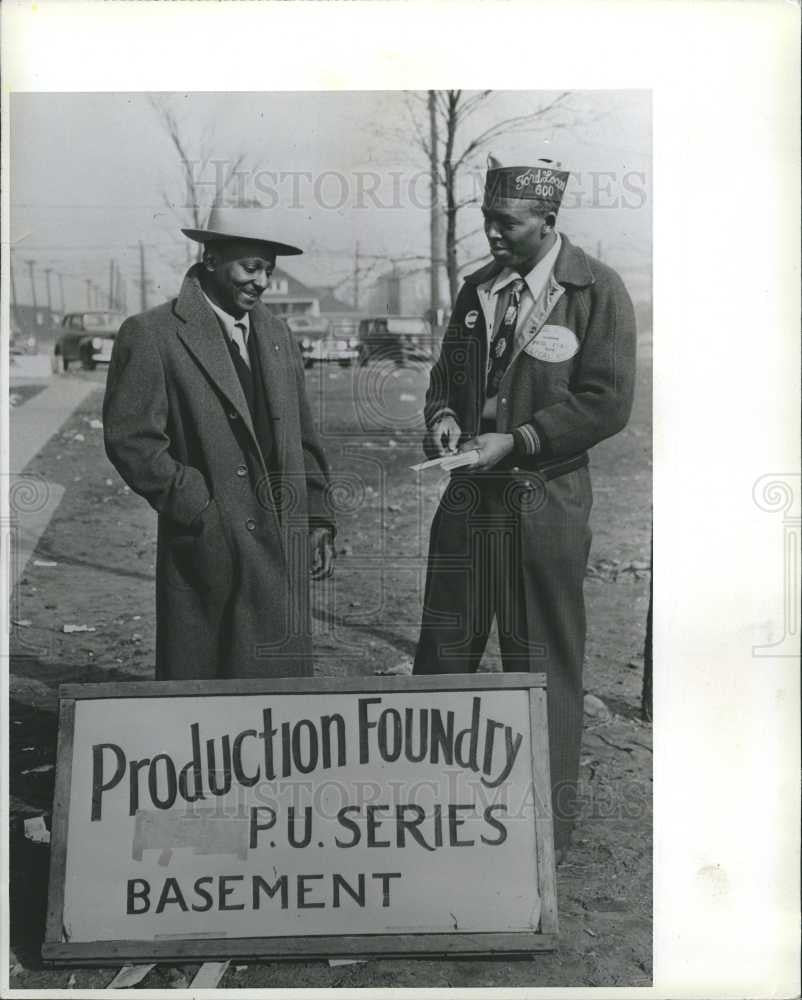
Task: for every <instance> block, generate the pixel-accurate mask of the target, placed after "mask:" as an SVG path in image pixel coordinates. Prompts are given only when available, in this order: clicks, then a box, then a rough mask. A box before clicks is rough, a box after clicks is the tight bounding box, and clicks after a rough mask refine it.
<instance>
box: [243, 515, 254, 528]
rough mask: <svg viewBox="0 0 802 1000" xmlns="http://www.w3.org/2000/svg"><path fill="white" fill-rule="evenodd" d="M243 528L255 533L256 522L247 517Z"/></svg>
mask: <svg viewBox="0 0 802 1000" xmlns="http://www.w3.org/2000/svg"><path fill="white" fill-rule="evenodd" d="M245 527H246V528H247V529H248V531H256V521H254V519H253V518H252V517H249V518H248V520H247V521H246V522H245Z"/></svg>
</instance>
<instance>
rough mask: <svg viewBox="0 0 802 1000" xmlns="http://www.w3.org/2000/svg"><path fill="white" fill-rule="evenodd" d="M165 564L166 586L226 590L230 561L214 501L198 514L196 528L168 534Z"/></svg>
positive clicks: (231, 573) (232, 562)
mask: <svg viewBox="0 0 802 1000" xmlns="http://www.w3.org/2000/svg"><path fill="white" fill-rule="evenodd" d="M167 566H168V576H169V582H170V585H171V586H173V587H176V588H177V589H179V590H197V591H202V592H205V591H219V590H228V589H230V587H231V584H232V580H233V575H234V560H233V556H232V552H231V546H230V545H229V542H228V538H227V537H226V532H225V527H224V526H223V518H222V515H221V512H220V508H219V507H218V505H217V502H216V501H215V500H211V501H210V502H209V506H208V507H207V508H206V510H205V511H203V513H202V514H201V515H200V530H199V531H193V532H189V531H182V532H176V533H175V534H172V533H171V535H170V538H169V542H168V556H167Z"/></svg>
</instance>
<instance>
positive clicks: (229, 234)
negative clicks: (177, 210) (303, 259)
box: [181, 205, 303, 257]
mask: <svg viewBox="0 0 802 1000" xmlns="http://www.w3.org/2000/svg"><path fill="white" fill-rule="evenodd" d="M267 211H268V210H267V209H264V208H224V207H222V206H220V205H215V206H214V207H213V208H212V211H211V212H210V214H209V221H208V222H207V223H206V228H205V229H182V230H181V232H182V233H183V234H184V236H188V237H189V238H190V239H191V240H195V242H196V243H208V242H210V241H211V240H251V241H253V242H255V243H261V244H262V245H263V246H265V247H269V248H270V252H271V253H273V254H275V255H276V256H279V255H280V256H284V257H288V256H290V255H295V254H299V253H303V250H301V249H300V248H299V247H294V246H291V245H290V244H289V243H278V242H277V241H276V240H271V239H270V238H269V237H268V236H267V235H266V230H267V226H268V223H267Z"/></svg>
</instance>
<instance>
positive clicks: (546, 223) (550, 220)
mask: <svg viewBox="0 0 802 1000" xmlns="http://www.w3.org/2000/svg"><path fill="white" fill-rule="evenodd" d="M556 225H557V214H556V213H555V212H546V214H545V215H544V217H543V235H544V236H545V235H546V233H550V232H551V231H552V229H554V227H555V226H556Z"/></svg>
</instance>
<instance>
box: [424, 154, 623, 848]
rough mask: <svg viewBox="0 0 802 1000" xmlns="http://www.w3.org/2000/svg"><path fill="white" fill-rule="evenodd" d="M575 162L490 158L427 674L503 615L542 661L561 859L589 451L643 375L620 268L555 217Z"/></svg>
mask: <svg viewBox="0 0 802 1000" xmlns="http://www.w3.org/2000/svg"><path fill="white" fill-rule="evenodd" d="M568 178H569V174H568V173H567V172H566V171H563V170H560V169H557V167H556V165H554V164H552V163H551V162H550V161H541V162H539V163H537V164H536V165H535V166H532V167H502V166H501V164H500V163H499V162H498V161H497V160H495V159H493V158H492V157H491V159H490V162H489V166H488V171H487V177H486V183H485V194H484V202H483V206H482V214H483V216H484V228H485V234H486V236H487V240H488V243H489V245H490V253H491V255H492V258H493V259H492V261H491V262H490V263H489V264H487V265H486V266H484V267H482V268H481V269H480V270H479V271H476V272H475V273H473V274H471V275H469V276H468V277H466V278H465V281H464V284H463V286H462V288H461V290H460V293H459V296H458V298H457V302H456V305H455V308H454V312H453V315H452V317H451V320H450V323H449V326H448V328H447V331H446V334H445V336H444V339H443V345H442V350H441V354H440V357H439V359H438V362H437V364H436V366H435V367H434V369H433V370H432V373H431V376H430V384H429V389H428V393H427V396H426V404H425V411H424V416H425V420H426V426H427V428H428V432H429V433H428V440H427V450H428V451H429V452H430V454H434V455H447V454H449V453H451V452H454V451H457V450H459V451H462V452H467V451H472V450H476V451H477V452H478V461H477V462H476V463H475V464H474V465H473V466H471V467H468V468H465V469H460V470H457V471H455V472H453V473H452V475H451V479H450V482H449V484H448V486H447V488H446V491H445V493H444V495H443V498H442V501H441V503H440V506H439V509H438V511H437V513H436V515H435V518H434V522H433V524H432V530H431V540H430V549H429V565H428V573H427V581H426V591H425V599H424V609H423V620H422V624H421V635H420V642H419V645H418V650H417V655H416V659H415V673H416V674H430V673H467V672H469V671H474V670H476V669H477V667H478V666H479V663H480V660H481V657H482V654H483V652H484V649H485V645H486V643H487V640H488V636H489V632H490V629H491V626H492V624H493V621H494V619H495V620H496V622H497V627H498V637H499V645H500V649H501V656H502V663H503V667H504V669H505V671H506V670H519V671H535V672H543V673H545V674H546V677H547V684H548V716H549V732H550V763H551V777H552V804H553V809H554V831H555V846H556V849H557V855H558V859H559V858H560V857H561V856H564V853H565V849H566V847H567V844H568V842H569V838H570V834H571V829H572V824H573V820H574V818H575V816H576V809H577V803H576V782H577V775H578V769H579V749H580V741H581V735H582V714H583V689H582V663H583V656H584V646H585V605H584V597H583V581H584V577H585V571H586V566H587V558H588V552H589V548H590V538H591V534H590V529H589V526H588V519H589V515H590V508H591V502H592V493H591V485H590V477H589V473H588V450H589V449H590V448H591V447H592V446H593V445H595V444H597V443H598V442H599V441H601V440H603V439H604V438H606V437H609V436H610V435H612V434H615V433H617V432H618V431H620V430H621V429H622V428H623V427H624V425H625V424H626V422H627V420H628V418H629V413H630V410H631V407H632V397H633V387H634V377H635V319H634V312H633V308H632V303H631V301H630V298H629V295H628V294H627V291H626V289H625V288H624V285H623V283H622V281H621V279H620V278H619V276H618V275H617V274H616V273H615V271H613V270H612V269H611V268H610V267H607V266H606V265H605V264H603V263H601V262H600V261H598V260H595V259H593V258H592V257H590V256H588V255H587V254H585V253H584V252H583V251H582V250H581V249H579V247H576V246H574V245H573V244H572V243H571V242H570V240H569V239H568V238H567V237H566V236H565V235H564V234H562V233H559V232H557V230H556V228H555V226H556V218H557V213H558V210H559V207H560V203H561V200H562V196H563V194H564V192H565V188H566V184H567V181H568Z"/></svg>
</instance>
